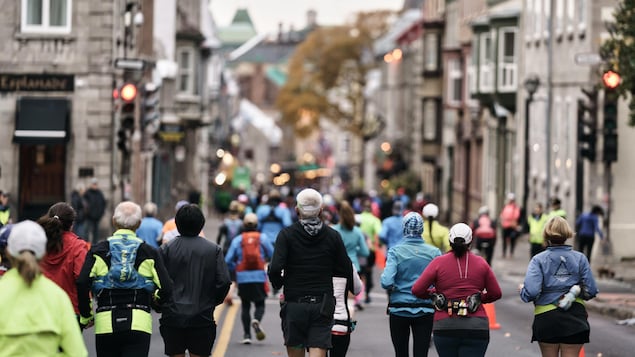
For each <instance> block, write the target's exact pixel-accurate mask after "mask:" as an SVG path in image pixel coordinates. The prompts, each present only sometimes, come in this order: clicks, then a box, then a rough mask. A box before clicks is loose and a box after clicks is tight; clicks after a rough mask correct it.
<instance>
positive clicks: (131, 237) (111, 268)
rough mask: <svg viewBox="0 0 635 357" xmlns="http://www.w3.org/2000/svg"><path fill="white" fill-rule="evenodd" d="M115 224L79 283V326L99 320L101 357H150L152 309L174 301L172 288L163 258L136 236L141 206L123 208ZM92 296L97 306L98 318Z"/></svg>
mask: <svg viewBox="0 0 635 357" xmlns="http://www.w3.org/2000/svg"><path fill="white" fill-rule="evenodd" d="M112 224H113V226H114V227H115V232H114V233H113V235H112V236H111V237H109V238H107V239H106V240H102V241H100V242H98V243H96V244H94V245H93V246H92V247H91V249H90V251H89V252H88V255H87V256H86V260H85V262H84V266H83V267H82V271H81V273H80V276H79V279H77V293H78V298H79V312H80V314H81V316H80V323H81V324H82V325H87V324H89V323H90V322H91V321H93V320H94V324H95V350H96V351H97V357H105V356H108V357H110V356H147V355H148V352H149V349H150V337H151V334H152V315H151V314H150V308H151V307H154V308H155V310H160V308H161V305H162V304H163V303H165V302H167V301H169V299H170V294H171V292H172V282H171V280H170V277H169V276H168V273H167V271H166V269H165V266H164V265H163V260H162V259H161V256H160V255H159V252H158V251H157V250H156V249H154V248H152V247H150V246H149V245H148V244H146V243H144V242H143V240H141V239H140V238H138V237H137V236H136V235H135V230H136V229H137V228H138V227H139V224H141V207H139V205H138V204H136V203H134V202H130V201H124V202H121V203H119V204H118V205H117V207H115V211H114V214H113V217H112ZM131 258H134V259H131ZM188 258H189V259H194V258H193V257H191V256H190V257H188ZM89 291H90V292H92V296H93V297H95V302H96V314H95V315H94V318H93V311H92V300H91V298H90V296H89Z"/></svg>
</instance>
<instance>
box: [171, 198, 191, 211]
mask: <svg viewBox="0 0 635 357" xmlns="http://www.w3.org/2000/svg"><path fill="white" fill-rule="evenodd" d="M187 204H189V202H187V201H186V200H180V201H179V202H177V203H176V206H174V210H175V211H178V210H179V209H180V208H181V207H183V206H185V205H187Z"/></svg>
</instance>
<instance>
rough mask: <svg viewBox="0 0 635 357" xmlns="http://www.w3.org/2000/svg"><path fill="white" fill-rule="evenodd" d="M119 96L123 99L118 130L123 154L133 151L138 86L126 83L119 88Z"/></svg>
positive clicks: (120, 148) (118, 141)
mask: <svg viewBox="0 0 635 357" xmlns="http://www.w3.org/2000/svg"><path fill="white" fill-rule="evenodd" d="M119 98H121V100H122V101H123V104H122V105H121V109H120V112H119V130H117V148H119V150H121V152H122V154H123V155H129V154H130V152H131V145H132V143H131V139H132V133H133V132H134V127H135V115H136V101H137V86H136V85H134V84H132V83H125V84H124V85H123V86H121V88H120V89H119Z"/></svg>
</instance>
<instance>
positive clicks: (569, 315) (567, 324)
mask: <svg viewBox="0 0 635 357" xmlns="http://www.w3.org/2000/svg"><path fill="white" fill-rule="evenodd" d="M532 330H533V336H532V338H531V341H532V342H533V341H538V342H545V343H568V344H584V343H588V342H589V335H590V331H591V328H590V326H589V322H588V320H587V312H586V309H585V307H584V305H582V304H580V303H577V302H575V303H573V304H571V308H569V310H566V311H565V310H562V309H554V310H551V311H547V312H544V313H542V314H538V315H536V316H534V323H533V326H532Z"/></svg>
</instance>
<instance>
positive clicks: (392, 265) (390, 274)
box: [380, 249, 397, 290]
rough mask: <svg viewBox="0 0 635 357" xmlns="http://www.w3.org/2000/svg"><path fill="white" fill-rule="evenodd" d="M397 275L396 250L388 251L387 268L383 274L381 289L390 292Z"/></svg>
mask: <svg viewBox="0 0 635 357" xmlns="http://www.w3.org/2000/svg"><path fill="white" fill-rule="evenodd" d="M395 275H397V257H396V256H395V251H394V249H391V250H389V251H388V256H387V257H386V267H385V268H384V272H383V273H381V278H380V280H381V287H382V288H384V289H386V290H390V289H392V287H393V285H394V284H395Z"/></svg>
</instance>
